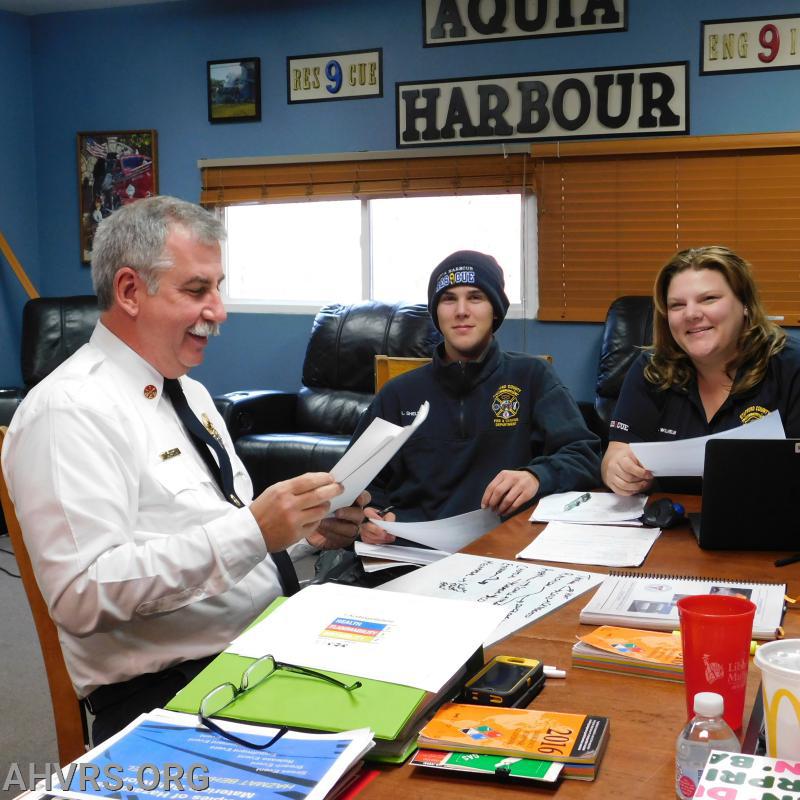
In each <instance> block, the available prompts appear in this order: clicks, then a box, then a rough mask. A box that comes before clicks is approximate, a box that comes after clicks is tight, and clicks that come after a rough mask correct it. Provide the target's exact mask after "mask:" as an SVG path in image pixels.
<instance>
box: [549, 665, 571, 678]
mask: <svg viewBox="0 0 800 800" xmlns="http://www.w3.org/2000/svg"><path fill="white" fill-rule="evenodd" d="M544 674H545V676H546V677H547V678H566V677H567V672H566V670H563V669H559V668H558V667H550V666H548V665H547V664H545V665H544Z"/></svg>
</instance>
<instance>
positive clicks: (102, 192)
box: [78, 130, 158, 264]
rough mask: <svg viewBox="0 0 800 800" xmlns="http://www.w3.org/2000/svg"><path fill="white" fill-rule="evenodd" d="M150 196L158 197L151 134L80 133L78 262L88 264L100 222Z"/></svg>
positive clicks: (156, 171) (156, 156) (153, 140)
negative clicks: (79, 254)
mask: <svg viewBox="0 0 800 800" xmlns="http://www.w3.org/2000/svg"><path fill="white" fill-rule="evenodd" d="M153 194H158V155H157V148H156V132H155V131H154V130H141V131H103V132H96V133H79V134H78V198H79V207H80V244H81V262H82V263H84V264H88V263H89V262H90V260H91V257H92V241H93V239H94V232H95V230H96V229H97V226H98V224H99V223H100V222H102V220H103V219H105V218H106V217H108V216H110V215H111V214H113V213H114V212H115V211H116V210H117V209H118V208H121V207H122V206H124V205H127V204H128V203H133V202H135V201H136V200H139V199H140V198H142V197H150V195H153Z"/></svg>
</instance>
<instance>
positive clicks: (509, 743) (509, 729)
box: [418, 703, 610, 781]
mask: <svg viewBox="0 0 800 800" xmlns="http://www.w3.org/2000/svg"><path fill="white" fill-rule="evenodd" d="M609 726H610V722H609V720H608V718H607V717H597V716H589V715H586V714H562V713H559V712H555V711H542V710H539V709H532V708H496V707H491V706H477V705H466V704H462V703H447V704H446V705H444V706H442V707H441V708H440V709H439V711H437V712H436V714H435V715H434V717H433V719H432V720H431V721H430V722H429V723H428V724H427V725H426V726H425V727H424V728H423V729H422V730H421V731H420V734H419V739H418V742H419V744H420V746H421V747H427V748H431V749H433V750H446V751H453V752H461V753H485V754H489V755H499V756H510V757H512V758H535V759H537V760H541V761H556V762H559V763H562V764H564V777H565V778H566V777H572V778H579V779H582V780H587V781H590V780H594V777H595V775H596V774H597V769H598V767H599V766H600V759H601V758H602V755H603V752H604V750H605V747H606V744H607V743H608V732H609ZM553 730H558V734H557V738H558V742H557V743H556V744H554V737H553V733H552V732H553Z"/></svg>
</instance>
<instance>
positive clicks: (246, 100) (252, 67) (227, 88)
mask: <svg viewBox="0 0 800 800" xmlns="http://www.w3.org/2000/svg"><path fill="white" fill-rule="evenodd" d="M207 79H208V121H209V122H258V121H259V120H260V119H261V59H260V58H228V59H224V60H222V61H209V62H208V73H207Z"/></svg>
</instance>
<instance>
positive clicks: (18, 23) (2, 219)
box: [0, 11, 41, 386]
mask: <svg viewBox="0 0 800 800" xmlns="http://www.w3.org/2000/svg"><path fill="white" fill-rule="evenodd" d="M0 75H2V80H0V109H1V110H2V111H0V114H1V115H2V116H0V120H2V121H1V122H0V232H2V233H3V235H4V236H5V238H6V240H7V241H8V244H9V246H10V247H11V249H12V250H13V252H14V253H15V254H16V256H17V259H18V260H19V261H20V263H21V264H22V266H23V268H24V269H25V271H26V272H27V274H28V277H29V278H30V279H31V281H33V283H34V285H35V286H38V287H40V289H41V281H40V275H39V235H38V218H37V214H38V207H37V202H36V157H35V147H36V144H35V136H34V124H33V84H32V76H31V31H30V25H29V24H28V20H27V19H25V18H24V17H20V16H18V15H16V14H8V13H6V12H4V11H0ZM26 299H27V294H26V293H25V291H24V290H23V288H22V286H21V285H20V284H19V281H17V279H16V277H15V276H14V273H13V272H12V271H11V269H10V268H9V265H8V264H7V263H6V262H5V259H4V258H3V256H2V255H0V386H16V385H18V384H19V382H20V368H19V328H20V321H21V318H22V306H23V304H24V303H25V300H26Z"/></svg>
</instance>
